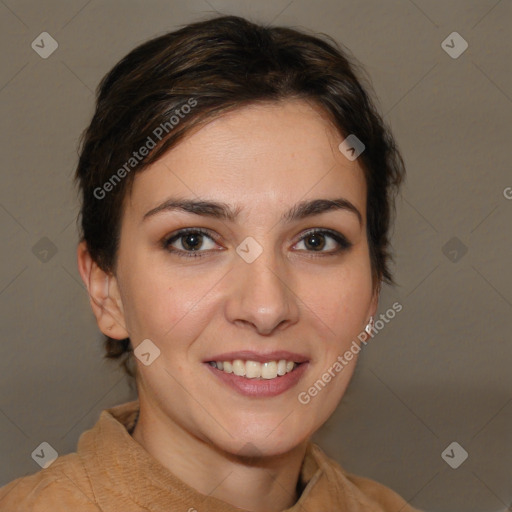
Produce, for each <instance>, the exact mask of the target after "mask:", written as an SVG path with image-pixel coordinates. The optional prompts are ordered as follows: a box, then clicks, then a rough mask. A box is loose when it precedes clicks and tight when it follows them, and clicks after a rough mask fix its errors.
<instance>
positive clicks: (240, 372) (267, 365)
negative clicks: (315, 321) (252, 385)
mask: <svg viewBox="0 0 512 512" xmlns="http://www.w3.org/2000/svg"><path fill="white" fill-rule="evenodd" d="M208 364H209V365H210V366H212V367H213V368H217V370H220V371H221V372H224V373H232V374H234V375H237V376H238V377H245V378H246V379H260V380H263V379H266V380H270V379H275V378H277V377H283V376H285V375H286V374H288V373H291V372H293V371H294V370H295V369H296V368H297V367H298V366H300V365H301V364H302V363H296V362H294V361H289V360H286V359H279V360H275V361H266V362H264V363H260V362H259V361H252V360H243V359H235V360H233V361H208Z"/></svg>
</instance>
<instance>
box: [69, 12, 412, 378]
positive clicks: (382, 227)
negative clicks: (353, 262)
mask: <svg viewBox="0 0 512 512" xmlns="http://www.w3.org/2000/svg"><path fill="white" fill-rule="evenodd" d="M356 70H357V71H358V72H359V66H358V65H356V64H355V61H354V59H352V58H350V57H349V56H348V52H347V51H346V50H343V49H342V48H341V47H340V45H338V44H337V43H336V42H335V41H334V40H332V39H331V38H330V37H328V36H325V35H322V37H317V36H313V35H309V34H306V33H305V32H300V31H297V30H294V29H291V28H286V27H270V26H263V25H259V24H255V23H252V22H250V21H248V20H246V19H244V18H240V17H237V16H222V17H216V18H213V19H209V20H206V21H201V22H196V23H192V24H189V25H186V26H184V27H182V28H181V29H179V30H176V31H174V32H170V33H168V34H165V35H163V36H159V37H157V38H154V39H152V40H150V41H148V42H146V43H144V44H142V45H140V46H138V47H137V48H135V49H134V50H132V51H131V52H130V53H129V54H128V55H126V56H125V57H124V58H123V59H122V60H121V61H120V62H119V63H117V64H116V65H115V66H114V68H113V69H112V70H111V71H110V72H109V73H108V74H107V75H106V76H105V77H104V78H103V80H102V81H101V83H100V84H99V86H98V89H97V102H96V110H95V113H94V116H93V119H92V121H91V123H90V125H89V127H88V128H87V129H86V130H85V132H84V134H83V136H82V144H81V150H80V158H79V163H78V167H77V170H76V177H75V178H76V180H77V182H78V185H79V188H80V192H81V200H82V207H81V239H82V240H84V241H85V242H86V244H87V247H88V250H89V252H90V254H91V257H92V258H93V259H94V261H96V263H97V264H98V265H99V266H100V267H101V268H102V269H103V270H104V271H106V272H111V273H114V272H115V268H116V254H117V249H118V246H119V237H120V226H121V217H122V210H123V200H124V197H125V196H126V193H127V191H128V190H129V188H130V187H131V185H132V183H133V178H134V176H135V174H136V173H138V172H141V171H143V170H144V169H145V168H146V167H147V166H148V165H150V164H151V163H153V162H155V161H156V160H157V159H158V158H159V157H161V156H162V155H163V154H164V153H165V152H166V151H168V150H169V149H170V148H172V147H173V146H174V145H176V144H177V142H178V141H179V140H181V139H182V138H183V137H184V136H185V135H186V134H187V133H189V132H190V131H191V129H192V128H193V127H196V126H199V125H201V124H203V123H206V122H208V121H209V120H210V119H212V118H214V117H216V116H219V115H221V114H223V113H225V112H227V111H230V110H234V109H237V108H240V107H242V106H245V105H248V104H251V103H255V102H260V101H265V102H268V101H280V100H284V99H291V98H302V99H305V100H308V101H312V102H314V103H315V104H316V105H318V106H319V107H320V108H321V109H322V110H323V111H324V112H325V113H326V114H327V115H328V117H329V119H330V120H331V121H332V123H333V124H334V126H335V127H336V128H337V129H338V130H339V132H340V135H341V136H342V137H347V136H348V135H350V134H355V135H356V137H357V138H358V139H359V140H360V141H362V142H363V144H364V145H365V150H364V152H363V153H362V154H361V155H360V156H359V160H358V161H359V162H360V164H361V166H362V167H363V170H364V173H365V179H366V184H367V189H368V192H367V212H366V213H367V238H368V244H369V251H370V260H371V267H372V277H373V283H374V286H379V285H380V282H381V281H385V282H387V283H389V284H393V278H392V275H391V272H390V270H389V267H388V262H389V259H390V253H389V230H390V225H391V220H392V214H393V212H394V199H395V194H396V192H397V191H398V188H399V185H400V183H401V182H402V180H403V178H404V176H405V168H404V163H403V160H402V157H401V155H400V153H399V151H398V149H397V146H396V144H395V141H394V138H393V136H392V134H391V131H390V130H389V128H388V127H387V126H386V125H385V123H384V121H383V119H382V117H381V116H380V115H379V113H378V111H377V109H376V107H375V105H374V103H373V101H372V100H371V99H370V96H369V93H368V92H367V90H366V89H365V87H363V85H362V83H363V80H362V76H357V75H356ZM361 73H362V71H361ZM366 87H367V88H368V91H369V90H370V87H369V86H368V85H366ZM194 102H195V103H194ZM192 106H193V108H191V107H192ZM172 117H174V118H175V119H177V122H175V121H174V120H173V119H172ZM178 117H179V119H178ZM150 139H151V141H152V143H151V144H150V143H149V140H150ZM155 139H157V140H155ZM144 146H146V147H150V146H151V150H150V151H148V152H145V153H146V154H145V155H143V156H139V155H138V153H137V157H138V158H137V159H135V157H134V152H135V151H137V150H138V149H139V148H142V147H144ZM131 164H134V165H133V166H132V165H131ZM132 169H133V171H132ZM105 347H106V352H107V353H106V357H108V358H114V359H117V358H121V362H122V364H123V366H124V368H125V370H126V371H127V372H128V374H129V375H131V376H133V375H134V372H133V370H132V369H131V368H130V365H129V363H130V361H129V360H130V359H131V357H130V356H131V352H132V347H131V343H130V340H129V338H127V339H125V340H116V339H112V338H107V340H106V342H105Z"/></svg>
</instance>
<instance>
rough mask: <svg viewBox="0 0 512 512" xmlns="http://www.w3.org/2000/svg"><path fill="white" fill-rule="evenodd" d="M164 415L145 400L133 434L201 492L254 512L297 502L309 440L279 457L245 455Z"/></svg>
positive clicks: (180, 477)
mask: <svg viewBox="0 0 512 512" xmlns="http://www.w3.org/2000/svg"><path fill="white" fill-rule="evenodd" d="M148 413H149V414H148ZM165 420H168V421H165ZM165 420H164V419H161V418H160V417H159V416H158V415H155V414H153V413H152V412H150V411H148V410H147V409H146V407H145V406H144V405H142V404H141V409H140V414H139V416H138V421H137V422H136V425H135V429H134V430H133V434H132V435H133V438H134V439H135V440H136V441H137V442H138V443H139V444H140V445H142V446H143V447H144V448H145V450H146V451H147V452H148V453H150V454H151V455H152V456H153V457H154V458H155V459H157V460H158V461H159V462H160V463H161V464H162V465H163V466H164V467H166V468H167V469H168V470H169V471H170V472H171V473H173V474H174V475H175V476H176V477H178V478H179V479H180V480H181V481H182V482H184V483H186V484H187V485H189V486H190V487H192V488H193V489H195V490H196V491H198V492H199V493H201V494H204V495H207V496H212V497H214V498H217V499H219V500H222V501H225V502H227V503H229V504H231V505H233V506H235V507H239V508H242V509H245V510H248V511H251V512H278V511H282V510H285V509H287V508H290V507H291V506H293V505H294V504H295V503H296V501H297V499H298V498H299V494H300V489H298V485H297V484H298V481H299V476H300V469H301V466H302V461H303V459H304V456H305V453H306V447H307V441H304V442H303V443H301V444H300V445H299V446H297V447H295V448H294V449H293V450H291V451H290V452H287V453H285V454H281V455H279V456H272V457H245V456H243V457H241V456H238V455H234V454H231V453H228V452H225V451H223V450H220V449H219V448H217V447H215V446H213V445H212V444H211V443H207V442H205V441H203V440H200V439H198V438H197V437H195V436H193V435H192V434H191V433H189V432H187V431H186V430H184V429H183V428H181V427H180V426H179V425H177V424H176V423H174V422H172V420H170V419H169V418H165Z"/></svg>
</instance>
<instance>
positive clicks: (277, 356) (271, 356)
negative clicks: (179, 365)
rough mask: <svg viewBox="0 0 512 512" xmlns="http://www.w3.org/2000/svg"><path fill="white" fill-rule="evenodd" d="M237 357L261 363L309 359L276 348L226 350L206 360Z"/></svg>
mask: <svg viewBox="0 0 512 512" xmlns="http://www.w3.org/2000/svg"><path fill="white" fill-rule="evenodd" d="M235 359H242V360H244V361H258V362H259V363H265V362H267V361H279V360H281V359H286V360H287V361H293V362H294V363H305V362H306V361H309V358H308V357H306V356H305V355H303V354H297V353H295V352H289V351H287V350H274V351H272V352H253V351H252V350H241V351H238V352H224V353H222V354H217V355H215V356H212V357H210V358H208V359H206V360H205V361H204V362H205V363H207V362H209V361H234V360H235Z"/></svg>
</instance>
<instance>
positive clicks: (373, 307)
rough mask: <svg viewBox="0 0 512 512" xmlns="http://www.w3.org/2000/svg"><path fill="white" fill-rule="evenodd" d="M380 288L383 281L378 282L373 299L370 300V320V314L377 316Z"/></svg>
mask: <svg viewBox="0 0 512 512" xmlns="http://www.w3.org/2000/svg"><path fill="white" fill-rule="evenodd" d="M380 289H381V282H379V283H378V284H377V286H376V287H375V290H374V292H373V295H372V301H371V302H370V309H369V311H368V320H369V319H370V316H373V318H375V315H376V314H377V309H378V308H379V297H380Z"/></svg>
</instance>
